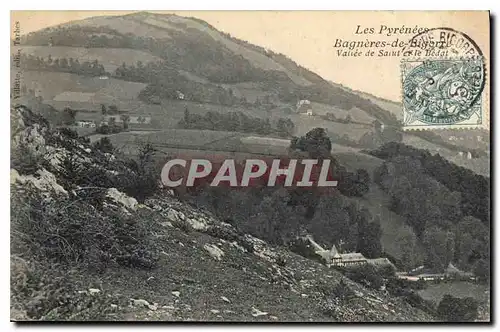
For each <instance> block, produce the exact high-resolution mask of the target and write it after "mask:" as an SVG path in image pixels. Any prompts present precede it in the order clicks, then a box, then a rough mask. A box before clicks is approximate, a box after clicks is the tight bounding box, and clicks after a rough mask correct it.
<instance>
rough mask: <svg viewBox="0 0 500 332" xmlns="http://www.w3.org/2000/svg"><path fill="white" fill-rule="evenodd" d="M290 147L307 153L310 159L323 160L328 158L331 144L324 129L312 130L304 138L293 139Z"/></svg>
mask: <svg viewBox="0 0 500 332" xmlns="http://www.w3.org/2000/svg"><path fill="white" fill-rule="evenodd" d="M290 147H291V148H292V149H298V150H301V151H305V152H307V153H308V154H309V157H311V158H312V159H318V158H321V159H324V158H328V157H330V151H331V150H332V142H331V141H330V138H329V137H328V136H327V134H326V131H325V129H324V128H314V129H313V130H311V131H309V132H308V133H307V134H306V135H305V136H302V137H300V138H297V139H293V140H292V143H291V146H290Z"/></svg>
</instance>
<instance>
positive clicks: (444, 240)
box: [423, 226, 454, 271]
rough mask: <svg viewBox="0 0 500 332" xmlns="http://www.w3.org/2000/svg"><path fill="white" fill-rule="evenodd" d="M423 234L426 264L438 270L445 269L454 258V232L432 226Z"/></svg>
mask: <svg viewBox="0 0 500 332" xmlns="http://www.w3.org/2000/svg"><path fill="white" fill-rule="evenodd" d="M423 236H424V237H423V242H424V247H425V251H426V259H425V264H426V265H427V266H428V267H430V268H433V269H435V270H437V271H444V269H446V267H447V266H448V264H449V263H450V262H451V260H452V258H453V250H454V241H453V233H451V232H447V231H444V230H442V229H440V228H439V227H436V226H432V227H429V228H428V229H426V230H425V232H424V235H423Z"/></svg>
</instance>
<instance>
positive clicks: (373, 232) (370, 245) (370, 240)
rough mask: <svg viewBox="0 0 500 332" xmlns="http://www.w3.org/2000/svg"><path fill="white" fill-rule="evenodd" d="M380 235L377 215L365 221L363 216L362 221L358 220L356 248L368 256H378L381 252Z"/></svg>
mask: <svg viewBox="0 0 500 332" xmlns="http://www.w3.org/2000/svg"><path fill="white" fill-rule="evenodd" d="M381 236H382V228H381V227H380V220H379V219H378V217H377V218H375V220H374V221H372V222H366V219H365V218H364V217H363V219H362V221H360V222H358V244H357V250H358V251H359V252H361V253H362V254H363V255H364V256H365V257H368V258H377V257H380V255H381V254H382V244H381V243H380V237H381Z"/></svg>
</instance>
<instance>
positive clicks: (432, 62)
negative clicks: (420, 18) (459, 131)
mask: <svg viewBox="0 0 500 332" xmlns="http://www.w3.org/2000/svg"><path fill="white" fill-rule="evenodd" d="M417 50H418V51H417ZM405 51H406V53H405V55H406V56H410V55H411V54H412V53H414V54H419V55H423V56H421V58H420V60H403V62H404V63H403V104H404V109H405V120H404V122H405V124H411V123H412V122H414V121H415V120H419V121H420V122H423V123H427V124H455V123H458V122H461V121H464V120H467V119H470V118H471V116H472V115H473V114H474V113H476V112H477V111H478V108H479V107H480V102H479V101H480V100H481V92H482V90H483V88H484V84H485V66H484V61H483V57H482V52H481V50H480V48H479V47H478V46H477V44H476V43H475V42H474V41H473V40H472V39H470V37H468V36H467V35H465V34H464V33H461V32H458V31H455V30H453V29H450V28H436V29H430V30H427V31H425V32H423V33H420V34H418V35H416V36H414V37H413V38H412V39H411V40H410V42H409V43H408V45H407V48H406V50H405ZM422 53H424V54H422Z"/></svg>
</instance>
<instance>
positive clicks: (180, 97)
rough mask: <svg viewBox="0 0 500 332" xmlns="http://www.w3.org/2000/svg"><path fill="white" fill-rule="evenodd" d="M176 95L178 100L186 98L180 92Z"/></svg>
mask: <svg viewBox="0 0 500 332" xmlns="http://www.w3.org/2000/svg"><path fill="white" fill-rule="evenodd" d="M175 95H176V97H177V99H179V100H184V98H185V96H184V94H183V93H182V92H180V91H179V90H177V91H175Z"/></svg>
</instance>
